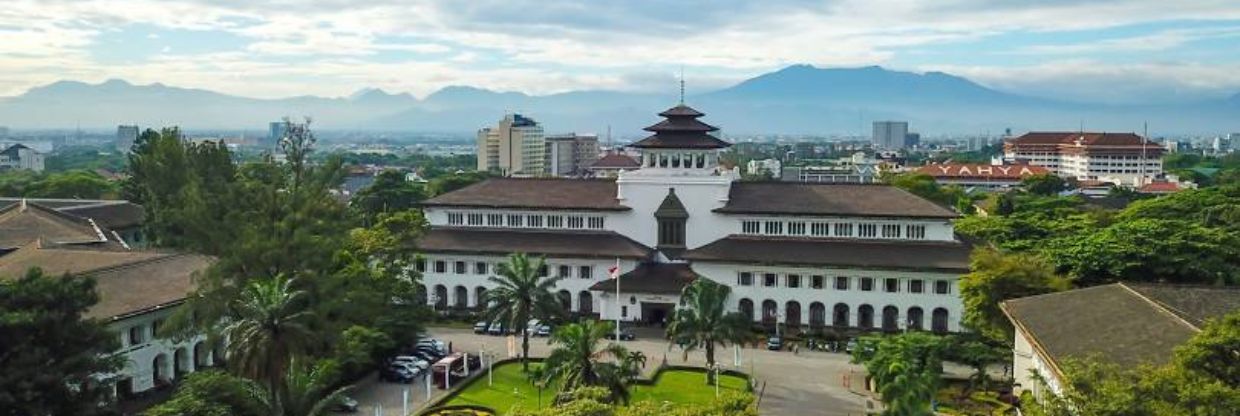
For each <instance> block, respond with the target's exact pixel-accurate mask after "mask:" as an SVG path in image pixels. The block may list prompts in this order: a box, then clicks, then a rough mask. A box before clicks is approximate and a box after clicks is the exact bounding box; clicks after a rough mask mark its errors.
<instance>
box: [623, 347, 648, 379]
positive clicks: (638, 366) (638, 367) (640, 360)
mask: <svg viewBox="0 0 1240 416" xmlns="http://www.w3.org/2000/svg"><path fill="white" fill-rule="evenodd" d="M645 368H646V354H645V353H643V352H641V351H629V354H628V355H626V356H624V358H623V359H621V360H620V369H621V370H623V371H621V373H622V374H623V375H624V383H625V384H628V383H630V382H632V381H633V379H635V378H637V376H640V375H641V374H642V370H643V369H645Z"/></svg>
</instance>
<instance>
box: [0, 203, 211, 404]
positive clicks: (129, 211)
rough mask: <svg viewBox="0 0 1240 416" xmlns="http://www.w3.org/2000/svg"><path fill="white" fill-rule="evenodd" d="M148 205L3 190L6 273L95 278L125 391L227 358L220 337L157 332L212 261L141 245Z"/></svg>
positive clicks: (0, 226)
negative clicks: (6, 194)
mask: <svg viewBox="0 0 1240 416" xmlns="http://www.w3.org/2000/svg"><path fill="white" fill-rule="evenodd" d="M143 215H144V214H143V211H142V207H141V206H138V205H135V204H131V203H129V202H125V201H93V200H69V199H37V200H28V199H15V198H0V280H5V279H15V278H19V277H21V276H23V275H25V274H26V272H27V271H28V270H30V268H32V267H38V268H40V269H42V270H43V272H44V275H45V276H50V278H58V277H59V276H62V275H64V274H74V275H83V276H90V277H91V278H93V279H95V290H96V292H97V293H98V294H99V302H98V303H96V304H95V305H94V306H92V307H91V308H90V309H89V310H87V311H86V313H85V317H86V318H92V319H98V320H101V321H103V322H105V323H106V324H107V326H108V328H109V329H111V330H112V331H113V332H114V333H115V334H116V337H117V340H118V341H119V342H118V344H117V345H118V346H119V348H118V349H117V350H116V351H115V352H114V353H115V354H116V355H118V356H120V357H122V358H123V361H124V365H123V367H122V368H121V369H120V371H119V372H118V373H117V374H107V375H100V376H101V377H106V378H108V379H110V380H112V381H114V382H115V384H114V386H115V390H116V396H117V397H119V398H121V399H124V398H127V397H130V396H132V395H135V394H139V393H143V392H146V391H148V390H152V389H155V388H159V387H165V386H171V385H172V384H173V383H175V382H176V381H178V380H180V379H181V378H182V377H184V376H185V375H187V374H189V373H191V372H194V371H198V370H201V369H203V368H206V367H212V366H217V365H219V364H220V363H221V361H218V360H217V359H216V357H223V351H222V348H221V347H222V345H221V344H218V343H217V344H214V345H213V344H209V343H208V342H207V339H206V337H205V336H203V335H193V336H185V337H179V338H175V339H174V338H169V337H161V336H157V334H158V329H159V326H160V325H161V324H162V323H163V322H164V321H165V320H166V319H168V317H169V316H171V315H172V314H173V313H174V312H175V310H176V308H177V307H179V306H180V305H181V304H182V303H184V301H185V298H186V296H187V295H188V294H189V293H191V292H193V290H194V288H195V282H194V276H195V274H197V273H200V272H202V271H204V270H206V268H207V267H208V266H210V264H211V262H212V261H213V260H212V259H211V258H209V257H206V256H201V255H194V254H180V253H172V252H166V251H155V250H142V249H138V248H137V247H136V246H137V245H140V244H141V241H140V240H137V239H136V238H138V237H140V235H141V234H140V233H139V232H138V229H139V228H140V225H141V222H142V219H143Z"/></svg>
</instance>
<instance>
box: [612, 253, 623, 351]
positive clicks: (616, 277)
mask: <svg viewBox="0 0 1240 416" xmlns="http://www.w3.org/2000/svg"><path fill="white" fill-rule="evenodd" d="M611 278H612V279H614V280H615V281H616V343H620V308H621V306H620V259H619V258H617V259H616V266H615V267H614V268H613V271H612V272H611Z"/></svg>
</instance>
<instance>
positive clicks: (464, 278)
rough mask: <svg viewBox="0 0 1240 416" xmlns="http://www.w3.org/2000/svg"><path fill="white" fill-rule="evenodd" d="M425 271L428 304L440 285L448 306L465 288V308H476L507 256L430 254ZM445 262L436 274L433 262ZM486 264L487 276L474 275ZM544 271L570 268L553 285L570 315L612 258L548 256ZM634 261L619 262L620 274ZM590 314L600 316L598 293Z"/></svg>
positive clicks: (554, 272)
mask: <svg viewBox="0 0 1240 416" xmlns="http://www.w3.org/2000/svg"><path fill="white" fill-rule="evenodd" d="M425 258H426V271H425V272H422V284H424V285H426V290H427V295H428V296H427V302H428V303H429V304H431V305H434V304H435V299H434V295H435V286H437V285H443V286H444V287H445V288H446V289H447V291H448V302H447V304H448V307H452V306H453V305H456V304H457V297H456V287H457V286H461V287H464V288H465V289H466V294H467V297H466V299H465V305H466V307H469V308H475V307H477V306H478V302H477V288H478V287H483V288H486V289H487V290H490V289H492V288H494V287H495V283H493V282H491V281H489V280H488V278H489V277H490V276H495V271H496V269H495V267H496V266H495V265H496V264H499V263H503V262H506V261H507V257H506V256H480V255H452V254H437V253H429V254H426V255H425ZM439 260H442V261H446V262H447V264H446V266H447V269H445V270H446V272H445V273H437V272H435V261H439ZM456 261H464V262H465V266H466V273H465V274H457V273H456V272H455V271H454V264H453V263H455V262H456ZM476 262H485V263H487V264H488V266H487V273H486V274H477V273H475V268H474V263H476ZM546 263H547V271H548V273H549V274H550V275H551V276H556V275H557V274H558V272H559V270H558V269H559V266H560V265H566V266H569V267H570V270H569V271H570V272H571V276H570V277H568V278H565V279H561V280H559V281H558V282H556V286H555V287H556V289H555V290H556V291H557V292H558V291H560V290H567V291H568V292H569V294H570V295H571V296H572V309H571V310H572V312H580V308H579V302H580V293H581V292H582V291H589V289H590V286H593V285H594V284H595V283H598V282H600V281H604V280H608V277H607V269H608V268H610V267H611V266H613V265H615V263H616V261H615V259H582V258H564V257H550V258H547V259H546ZM636 265H637V262H636V261H634V260H629V259H621V260H620V270H621V272H620V273H621V274H623V273H624V272H627V271H630V270H633V268H634V267H636ZM580 266H590V267H591V268H592V274H591V275H592V278H590V279H582V278H580V277H579V267H580ZM591 297H592V302H591V305H592V312H593V313H599V311H600V307H601V306H600V304H599V299H598V296H597V294H591Z"/></svg>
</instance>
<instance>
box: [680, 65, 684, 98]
mask: <svg viewBox="0 0 1240 416" xmlns="http://www.w3.org/2000/svg"><path fill="white" fill-rule="evenodd" d="M680 105H685V66H684V65H681V66H680Z"/></svg>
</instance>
